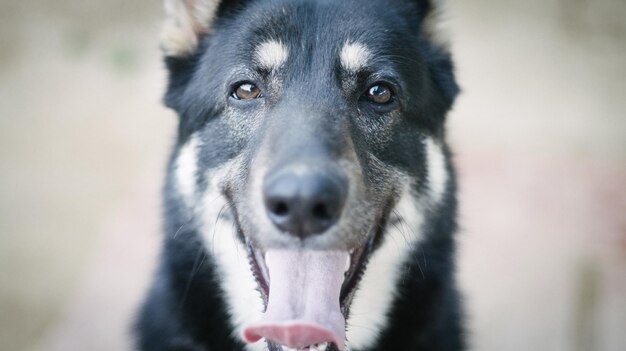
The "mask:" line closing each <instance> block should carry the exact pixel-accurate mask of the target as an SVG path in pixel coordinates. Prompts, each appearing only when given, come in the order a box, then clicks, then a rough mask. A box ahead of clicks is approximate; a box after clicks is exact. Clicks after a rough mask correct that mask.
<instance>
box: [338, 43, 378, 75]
mask: <svg viewBox="0 0 626 351" xmlns="http://www.w3.org/2000/svg"><path fill="white" fill-rule="evenodd" d="M370 58H371V52H370V51H369V49H368V48H367V47H366V46H365V45H363V44H361V43H346V44H345V45H344V46H343V48H341V53H340V61H341V65H342V66H343V68H344V69H346V70H347V71H350V72H357V71H359V70H360V69H362V68H364V67H365V66H366V65H367V63H368V61H369V60H370Z"/></svg>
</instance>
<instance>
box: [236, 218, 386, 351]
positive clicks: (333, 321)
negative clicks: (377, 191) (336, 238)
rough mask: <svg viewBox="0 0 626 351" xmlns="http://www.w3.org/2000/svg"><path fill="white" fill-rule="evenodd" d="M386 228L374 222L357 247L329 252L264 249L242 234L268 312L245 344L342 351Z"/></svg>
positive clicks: (283, 350) (276, 349)
mask: <svg viewBox="0 0 626 351" xmlns="http://www.w3.org/2000/svg"><path fill="white" fill-rule="evenodd" d="M381 222H384V220H383V221H381ZM383 228H384V223H376V224H375V225H374V226H373V227H372V229H370V230H369V235H368V236H367V238H365V239H364V240H363V241H362V242H361V243H359V244H357V245H355V247H353V248H351V249H349V250H332V249H331V250H328V251H314V250H305V249H302V248H295V249H293V250H290V249H285V248H281V249H279V250H273V249H264V248H260V247H258V246H256V245H254V244H253V243H252V241H251V240H247V236H246V235H245V233H240V235H241V238H243V239H244V241H245V243H246V247H247V253H248V260H249V263H250V268H251V270H252V273H253V275H254V277H255V279H256V282H257V284H258V288H259V291H260V293H261V296H262V298H263V302H264V305H265V309H266V311H265V316H264V319H263V320H262V321H261V322H258V323H254V324H250V325H249V326H247V327H245V328H244V331H243V339H244V340H245V341H247V342H256V341H258V340H260V339H262V338H265V339H266V341H267V344H268V348H269V350H270V351H287V350H308V351H315V350H320V351H321V350H323V351H335V350H343V349H344V343H345V319H346V318H347V316H348V313H349V309H350V304H351V302H352V299H353V297H354V294H355V292H356V288H357V286H358V284H359V281H360V280H361V277H362V275H363V273H364V272H365V269H366V266H367V263H368V261H369V258H370V255H371V253H372V251H373V248H374V245H375V243H376V242H377V239H378V238H379V237H380V236H381V235H382V230H383ZM272 278H273V279H274V280H272Z"/></svg>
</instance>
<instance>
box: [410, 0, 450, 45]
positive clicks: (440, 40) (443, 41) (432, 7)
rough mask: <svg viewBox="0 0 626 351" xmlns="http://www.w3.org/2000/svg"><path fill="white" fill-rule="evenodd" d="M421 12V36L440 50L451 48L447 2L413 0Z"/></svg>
mask: <svg viewBox="0 0 626 351" xmlns="http://www.w3.org/2000/svg"><path fill="white" fill-rule="evenodd" d="M413 1H414V2H415V3H417V8H418V11H419V17H420V20H421V23H420V36H421V37H422V38H423V39H425V40H427V41H428V42H429V43H431V44H433V45H435V46H436V47H438V48H439V49H440V50H444V51H446V52H448V51H449V48H450V38H449V33H448V30H447V28H446V26H445V18H444V13H445V9H446V2H447V1H446V0H413Z"/></svg>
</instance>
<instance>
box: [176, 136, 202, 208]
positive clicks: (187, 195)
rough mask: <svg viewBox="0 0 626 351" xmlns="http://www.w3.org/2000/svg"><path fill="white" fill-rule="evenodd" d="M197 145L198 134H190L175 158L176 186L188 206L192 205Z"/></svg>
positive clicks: (196, 167)
mask: <svg viewBox="0 0 626 351" xmlns="http://www.w3.org/2000/svg"><path fill="white" fill-rule="evenodd" d="M199 145H200V141H199V138H198V136H197V135H192V136H191V137H190V138H189V140H188V141H187V143H186V144H185V145H183V146H182V147H181V148H180V151H179V152H178V157H177V158H176V187H177V189H178V192H179V194H180V195H181V196H182V198H183V201H184V202H185V204H186V205H187V206H188V207H191V206H192V205H193V198H194V193H195V191H196V179H197V170H198V147H199Z"/></svg>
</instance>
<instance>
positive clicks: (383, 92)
mask: <svg viewBox="0 0 626 351" xmlns="http://www.w3.org/2000/svg"><path fill="white" fill-rule="evenodd" d="M392 95H393V94H392V93H391V88H389V86H387V85H385V84H374V85H372V86H371V87H369V88H368V89H367V92H366V93H365V97H366V98H367V99H368V100H369V101H371V102H373V103H376V104H381V105H382V104H386V103H388V102H389V101H391V97H392Z"/></svg>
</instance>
